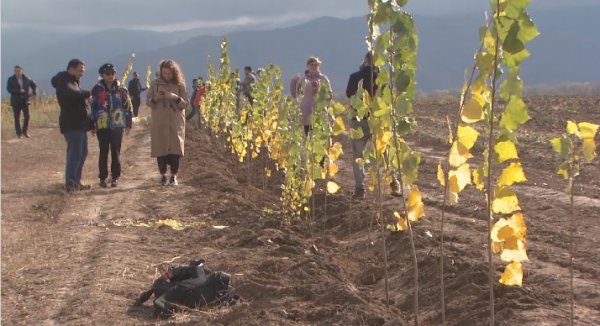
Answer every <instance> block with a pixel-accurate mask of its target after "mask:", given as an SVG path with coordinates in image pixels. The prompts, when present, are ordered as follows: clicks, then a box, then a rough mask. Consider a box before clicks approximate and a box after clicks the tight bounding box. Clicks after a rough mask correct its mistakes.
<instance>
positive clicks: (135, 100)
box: [131, 96, 142, 117]
mask: <svg viewBox="0 0 600 326" xmlns="http://www.w3.org/2000/svg"><path fill="white" fill-rule="evenodd" d="M141 102H142V100H141V99H140V97H139V96H132V97H131V105H132V106H133V116H134V117H137V116H138V112H139V110H140V104H141Z"/></svg>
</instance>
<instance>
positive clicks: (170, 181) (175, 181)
mask: <svg viewBox="0 0 600 326" xmlns="http://www.w3.org/2000/svg"><path fill="white" fill-rule="evenodd" d="M169 185H170V186H178V185H179V182H177V176H176V175H172V176H171V180H169Z"/></svg>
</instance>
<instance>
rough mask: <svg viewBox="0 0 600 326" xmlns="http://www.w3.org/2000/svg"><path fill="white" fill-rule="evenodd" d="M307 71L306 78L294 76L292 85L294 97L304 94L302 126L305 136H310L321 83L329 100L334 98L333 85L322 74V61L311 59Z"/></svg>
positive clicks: (301, 104) (301, 106) (315, 58)
mask: <svg viewBox="0 0 600 326" xmlns="http://www.w3.org/2000/svg"><path fill="white" fill-rule="evenodd" d="M306 66H307V68H308V69H307V70H306V71H305V72H304V78H303V79H302V77H300V75H296V76H294V78H292V83H291V91H292V96H293V97H294V98H297V97H298V96H299V95H300V93H302V94H304V96H303V97H302V100H301V102H300V108H301V110H302V125H304V134H305V135H308V133H309V131H310V130H311V129H312V127H311V121H310V119H311V116H312V113H313V111H314V110H315V104H316V103H315V97H316V95H317V92H318V91H319V88H320V87H321V82H325V83H326V85H327V88H328V92H329V98H330V99H331V98H332V97H333V92H332V90H331V83H330V82H329V78H327V76H326V75H324V74H323V73H321V70H320V67H321V60H320V59H319V58H317V57H310V58H308V60H307V61H306Z"/></svg>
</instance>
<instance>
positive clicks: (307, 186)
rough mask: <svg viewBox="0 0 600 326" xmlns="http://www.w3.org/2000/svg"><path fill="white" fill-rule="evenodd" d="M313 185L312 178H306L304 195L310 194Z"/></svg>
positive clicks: (308, 195)
mask: <svg viewBox="0 0 600 326" xmlns="http://www.w3.org/2000/svg"><path fill="white" fill-rule="evenodd" d="M314 187H315V182H314V181H312V180H306V181H305V182H304V194H303V195H304V197H310V196H311V195H312V190H313V188H314Z"/></svg>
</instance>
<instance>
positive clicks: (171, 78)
mask: <svg viewBox="0 0 600 326" xmlns="http://www.w3.org/2000/svg"><path fill="white" fill-rule="evenodd" d="M158 72H159V77H158V78H157V79H156V80H154V81H153V82H152V84H151V85H150V89H148V94H147V97H146V105H147V106H148V107H149V108H151V116H152V123H151V126H152V129H151V153H150V154H151V156H152V157H156V160H157V162H158V171H159V173H160V174H161V179H160V183H161V185H163V186H166V185H167V184H169V185H172V186H177V185H178V184H179V182H178V180H177V172H178V171H179V161H180V159H181V157H182V156H183V155H184V143H185V109H186V108H187V106H188V105H189V95H188V92H187V89H186V86H185V77H184V75H183V72H182V71H181V68H180V66H179V64H178V63H177V62H175V61H174V60H163V61H161V63H160V65H159V69H158ZM167 167H170V168H171V177H170V179H167ZM167 182H168V183H167Z"/></svg>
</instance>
